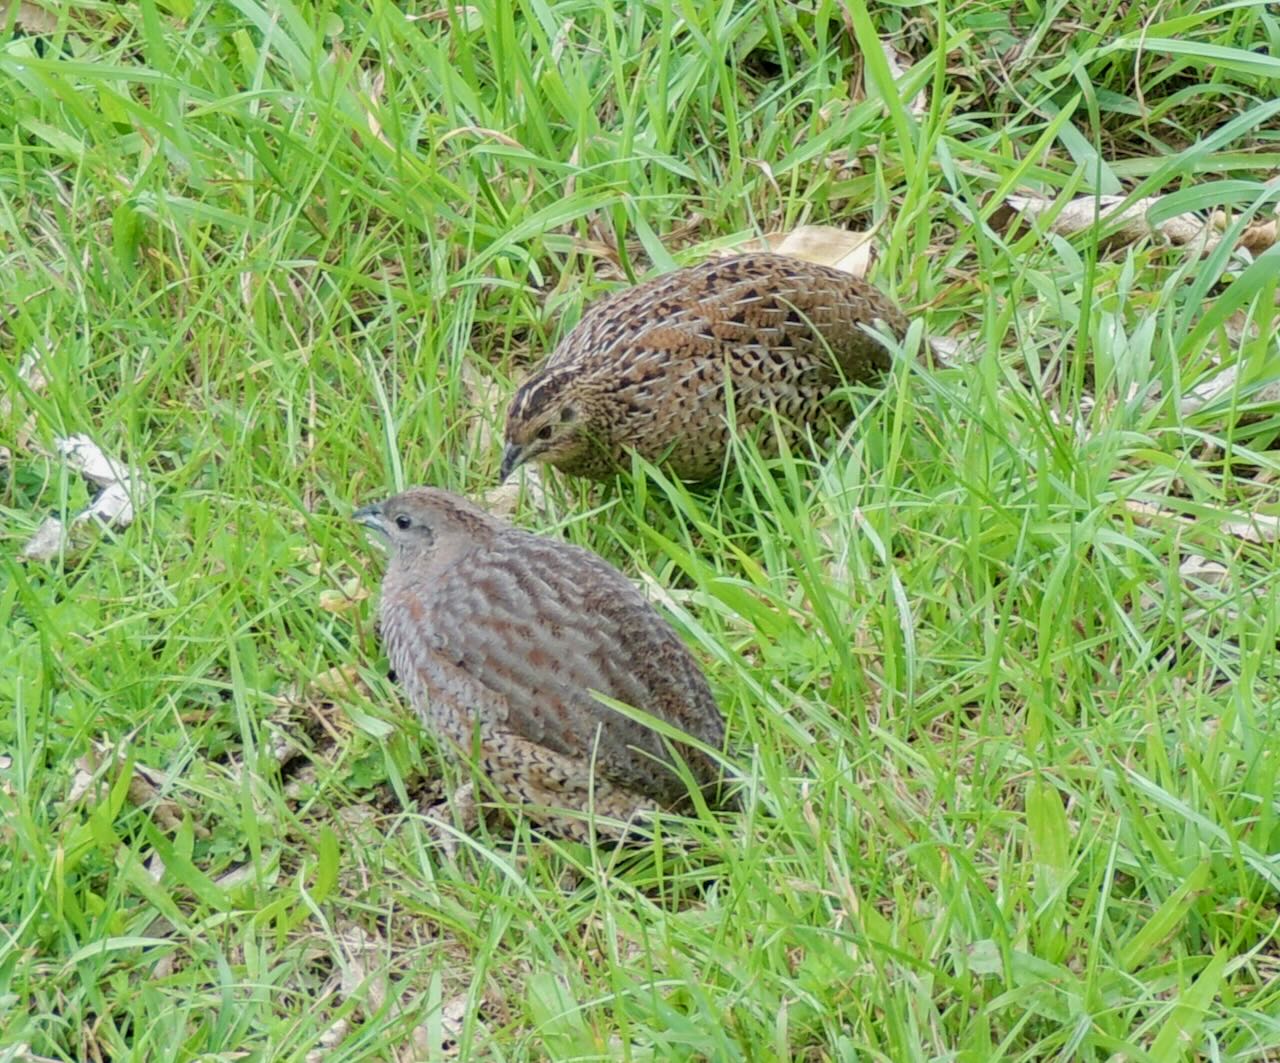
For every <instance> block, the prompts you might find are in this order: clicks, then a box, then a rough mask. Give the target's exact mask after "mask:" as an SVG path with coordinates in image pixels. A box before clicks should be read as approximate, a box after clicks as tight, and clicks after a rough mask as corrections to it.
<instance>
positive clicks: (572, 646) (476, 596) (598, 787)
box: [356, 487, 724, 838]
mask: <svg viewBox="0 0 1280 1063" xmlns="http://www.w3.org/2000/svg"><path fill="white" fill-rule="evenodd" d="M356 518H357V519H358V520H360V521H361V522H362V523H364V524H367V525H369V526H371V527H374V528H375V529H376V530H378V531H380V532H382V533H383V534H385V535H386V536H387V538H388V540H389V542H390V560H389V563H388V566H387V571H386V575H385V577H384V579H383V584H382V600H381V627H382V637H383V639H384V641H385V643H386V647H387V652H388V656H389V657H390V658H391V663H392V667H394V668H395V670H396V673H397V675H398V676H399V678H400V681H401V683H402V684H403V685H404V689H405V691H406V693H407V695H408V697H409V700H410V702H411V703H412V705H413V707H414V708H415V709H416V710H417V712H418V713H419V714H420V715H421V717H422V719H423V721H424V722H425V723H426V724H427V725H428V726H429V727H430V728H431V729H432V730H433V731H434V732H435V733H436V734H437V735H438V736H439V737H440V738H441V739H442V740H443V742H444V744H445V745H446V746H447V747H449V748H451V749H452V750H453V751H455V752H457V753H459V754H461V755H462V756H463V757H464V758H466V759H469V760H473V762H474V763H476V764H477V765H478V766H479V767H480V768H481V769H482V770H483V772H484V774H485V775H486V776H488V778H489V779H490V781H491V782H492V783H493V784H494V785H495V787H496V788H497V789H498V791H499V792H500V793H502V794H503V795H504V797H505V798H506V799H507V800H509V801H511V802H512V803H515V804H520V805H526V806H540V808H541V809H545V808H548V807H549V808H560V809H570V810H577V811H581V812H585V811H588V810H590V809H594V810H595V811H596V812H597V813H602V814H603V815H605V816H607V817H611V818H614V819H619V820H624V821H625V820H628V819H630V818H631V817H633V816H635V815H636V814H637V813H642V812H643V811H644V810H646V809H653V808H654V807H656V806H664V807H666V806H672V805H676V804H679V803H681V800H682V799H683V798H687V796H688V792H687V789H686V787H685V784H684V783H683V782H682V781H681V779H680V778H679V777H678V776H677V775H676V774H675V773H674V771H673V770H672V769H671V768H670V767H669V766H668V765H669V762H670V756H669V753H668V751H667V749H666V746H665V743H664V740H663V739H662V738H661V737H660V736H658V735H657V734H656V733H655V732H654V731H653V730H651V729H649V728H647V727H645V726H643V725H642V724H640V723H637V722H635V721H633V720H631V719H628V718H627V717H626V716H624V715H622V714H620V713H618V712H616V711H615V710H613V709H611V708H608V707H607V706H605V705H603V704H601V703H600V702H599V701H597V700H596V699H595V698H593V697H592V696H591V694H590V693H589V691H590V690H597V691H599V692H601V693H602V694H605V695H607V696H608V697H611V698H613V699H615V700H617V701H621V702H624V703H626V704H628V705H631V706H634V707H635V708H638V709H641V710H643V711H645V712H647V713H650V714H651V715H653V716H655V717H657V718H659V719H661V720H664V721H665V722H667V723H669V724H671V725H673V726H675V727H677V728H679V729H680V730H681V731H683V732H685V733H687V734H689V735H692V736H693V737H695V738H697V739H699V740H701V741H702V742H704V743H706V744H708V745H710V746H712V747H713V748H719V747H720V746H722V744H723V741H724V721H723V719H722V717H721V714H720V710H719V707H718V706H717V705H716V702H715V699H714V698H713V697H712V694H711V690H710V688H709V687H708V685H707V681H706V678H705V677H704V676H703V674H702V671H701V670H700V669H699V667H698V665H697V662H696V661H695V660H694V658H693V655H692V654H690V652H689V651H688V649H687V648H686V647H685V645H684V644H683V643H682V642H681V641H680V638H679V636H677V635H676V633H675V631H674V630H673V629H672V627H671V626H670V625H669V624H668V623H667V622H666V621H665V620H664V619H663V618H662V617H661V616H660V615H659V614H658V613H657V611H656V610H655V609H654V608H653V607H652V606H651V605H649V603H648V602H647V601H645V599H644V597H643V596H642V595H641V594H640V592H639V591H637V590H636V588H635V587H634V586H633V585H632V583H631V582H630V581H629V580H628V579H627V578H626V577H625V576H623V575H622V573H620V572H618V571H617V570H616V569H614V568H613V567H612V566H610V565H609V564H607V563H606V562H605V561H604V560H602V559H601V558H599V557H597V556H596V555H595V554H593V553H591V552H590V551H588V550H584V549H582V548H580V547H577V546H573V545H571V544H568V543H564V542H560V541H557V540H554V539H549V538H543V537H540V536H537V535H532V534H530V533H529V532H526V531H522V530H520V529H518V528H515V527H513V526H511V525H509V524H507V523H506V522H504V521H502V520H499V519H498V518H496V517H493V516H491V515H489V514H487V513H485V512H484V511H483V510H481V509H479V508H478V507H476V506H474V505H473V504H471V503H470V502H468V501H467V500H466V499H464V498H461V497H459V496H458V495H454V494H451V493H449V492H447V491H443V490H440V489H438V488H429V487H419V488H414V489H411V490H409V491H406V492H404V493H402V494H400V495H397V496H395V497H394V498H391V499H389V500H387V501H386V502H384V503H381V504H380V505H376V506H369V507H366V508H365V509H362V510H360V511H359V512H358V513H357V514H356ZM406 521H407V522H408V525H407V526H401V525H402V524H403V523H404V522H406ZM680 753H681V756H682V757H683V758H684V760H685V762H686V763H687V764H688V766H689V769H690V771H691V772H692V773H693V777H694V778H695V780H696V781H697V782H698V783H699V784H700V785H706V786H712V785H713V784H714V783H715V782H716V780H717V778H718V771H717V768H716V765H715V764H714V762H712V761H711V760H710V759H709V758H707V757H706V756H704V755H703V754H702V753H700V752H699V751H697V750H695V749H693V748H691V747H688V746H683V745H682V746H681V747H680ZM593 766H594V777H593ZM531 811H532V812H533V814H534V815H535V818H541V819H543V820H544V821H548V822H550V823H551V824H552V825H553V826H555V827H556V828H558V829H560V830H562V831H563V832H564V833H567V834H569V835H570V836H573V837H579V838H585V837H587V836H588V831H587V826H586V823H585V822H584V821H583V820H582V819H581V818H569V817H564V816H560V817H554V816H550V817H549V816H548V815H547V814H546V813H545V812H542V811H540V810H539V808H533V809H531ZM606 833H607V832H606Z"/></svg>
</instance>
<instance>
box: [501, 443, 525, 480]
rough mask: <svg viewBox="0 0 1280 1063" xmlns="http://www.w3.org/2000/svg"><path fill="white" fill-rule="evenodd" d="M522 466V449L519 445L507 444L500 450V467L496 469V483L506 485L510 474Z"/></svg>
mask: <svg viewBox="0 0 1280 1063" xmlns="http://www.w3.org/2000/svg"><path fill="white" fill-rule="evenodd" d="M523 464H524V449H523V448H522V447H521V446H520V444H519V443H508V444H507V445H506V446H505V447H503V449H502V466H501V467H500V468H499V469H498V483H500V484H504V483H506V482H507V480H508V479H509V478H510V476H511V474H512V473H513V472H515V471H516V469H518V468H520V466H521V465H523Z"/></svg>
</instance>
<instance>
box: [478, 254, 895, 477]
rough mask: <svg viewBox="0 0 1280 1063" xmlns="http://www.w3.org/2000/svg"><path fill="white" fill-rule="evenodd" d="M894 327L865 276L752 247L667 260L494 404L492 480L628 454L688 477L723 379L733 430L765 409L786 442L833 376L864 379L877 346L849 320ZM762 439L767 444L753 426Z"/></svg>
mask: <svg viewBox="0 0 1280 1063" xmlns="http://www.w3.org/2000/svg"><path fill="white" fill-rule="evenodd" d="M876 322H880V323H882V325H883V327H885V328H887V329H888V330H889V331H890V332H892V333H894V334H896V335H899V336H901V335H902V334H903V333H904V332H905V330H906V327H907V319H906V317H905V316H904V315H903V313H902V311H901V310H899V309H898V308H897V307H896V306H895V305H894V304H893V302H892V301H891V300H890V299H889V298H888V297H887V296H885V295H884V294H883V293H881V292H880V291H878V290H877V289H876V288H874V287H872V286H871V285H870V284H868V283H866V282H865V281H863V280H860V279H858V278H856V277H854V276H852V275H850V274H848V273H843V272H841V271H840V270H836V269H832V268H830V267H827V266H819V265H815V264H813V263H811V262H805V261H803V260H801V259H795V258H790V257H787V256H785V255H775V254H766V253H752V254H745V255H738V256H735V257H732V258H725V259H717V260H712V261H709V262H703V263H701V264H700V265H697V266H691V267H689V268H687V269H680V270H676V271H675V272H673V273H668V274H666V275H664V276H661V277H658V278H656V279H654V280H651V281H648V282H646V283H644V284H640V285H637V286H636V287H634V288H629V289H626V290H624V291H621V292H618V293H617V294H615V295H613V296H610V297H609V298H607V299H604V300H602V301H601V302H598V303H596V304H595V305H593V306H592V307H590V308H589V309H588V310H587V312H586V313H585V314H584V315H583V317H582V320H581V321H580V322H579V323H578V325H577V327H576V328H574V329H573V330H572V331H571V332H570V333H569V334H568V335H567V336H566V337H565V338H564V339H563V340H562V341H561V342H560V343H559V345H558V346H557V347H556V349H555V350H554V351H553V352H552V354H551V356H550V357H549V358H548V359H547V361H546V363H545V364H544V365H543V366H542V368H540V369H539V370H538V371H537V372H536V373H534V374H533V375H532V376H531V377H530V378H529V379H528V380H526V381H525V382H524V384H522V385H521V387H520V388H519V389H518V390H517V392H516V394H515V396H514V397H513V398H512V400H511V404H510V406H509V408H508V410H507V424H506V433H505V442H506V449H505V451H504V454H503V473H502V474H503V478H504V479H505V478H506V476H507V475H509V473H510V472H511V471H512V470H513V469H514V468H515V467H516V466H518V465H521V464H524V463H525V462H527V461H544V462H547V463H549V464H552V465H555V466H556V467H557V468H559V469H561V470H563V471H564V472H566V473H569V474H571V475H575V476H588V477H591V478H594V479H599V478H603V477H606V476H608V475H610V474H611V473H612V472H613V471H614V470H616V469H617V468H618V467H619V466H620V465H621V466H625V465H626V464H627V461H628V459H627V451H628V450H634V451H636V452H637V453H639V454H640V455H641V456H643V457H644V458H646V459H648V460H650V461H653V462H665V464H666V465H667V466H668V467H669V468H670V469H671V470H672V471H673V472H674V473H675V474H676V475H677V476H680V477H682V478H684V479H687V480H704V479H707V478H709V477H711V476H714V475H716V474H717V473H719V472H720V470H721V468H722V466H723V464H724V459H725V455H726V453H727V450H728V445H729V439H730V432H731V429H730V427H729V423H728V420H727V401H726V390H725V381H726V377H727V380H728V383H729V385H730V387H731V388H732V392H733V405H734V411H735V417H736V423H737V431H738V432H739V433H740V434H742V433H749V432H751V431H752V430H753V429H754V428H756V427H757V425H759V424H760V423H761V422H762V421H764V420H766V419H767V418H768V416H769V412H770V411H771V410H776V411H777V413H778V414H779V415H780V416H781V419H782V421H783V422H784V423H786V424H789V425H791V426H794V431H793V432H792V439H795V438H797V437H798V436H799V435H800V433H801V432H803V429H804V426H805V425H806V424H808V423H810V422H812V421H814V420H816V419H817V418H818V417H819V416H820V415H821V412H822V410H823V408H824V405H825V407H826V412H827V413H828V414H830V415H831V416H832V417H834V418H835V419H836V420H837V421H844V422H846V423H847V421H848V419H849V417H850V416H851V411H849V410H848V409H847V407H846V408H843V409H842V408H839V407H838V405H837V404H833V403H826V400H827V398H828V397H829V396H830V394H831V392H832V391H833V390H834V389H836V388H837V387H839V386H840V385H841V384H842V383H845V382H860V381H867V380H872V379H874V378H875V377H876V376H877V375H878V374H879V373H881V372H882V371H883V370H885V369H887V368H888V366H889V362H890V359H889V354H888V352H887V351H886V350H885V348H884V347H883V346H882V345H881V344H880V343H879V342H878V341H877V340H876V339H875V338H873V337H872V336H871V335H869V334H868V333H867V332H866V331H865V330H864V328H863V327H862V326H864V325H872V324H874V323H876ZM762 437H763V438H762V440H761V443H762V445H763V446H764V447H766V448H767V447H768V446H769V445H770V444H771V438H770V435H769V433H762Z"/></svg>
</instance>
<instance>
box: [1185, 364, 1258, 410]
mask: <svg viewBox="0 0 1280 1063" xmlns="http://www.w3.org/2000/svg"><path fill="white" fill-rule="evenodd" d="M1239 375H1240V367H1239V366H1236V365H1231V366H1228V367H1227V368H1226V369H1224V370H1222V372H1220V373H1217V374H1216V375H1214V376H1212V377H1210V378H1209V379H1208V380H1206V381H1204V382H1203V383H1201V384H1197V385H1196V386H1195V387H1194V388H1192V389H1191V390H1190V391H1189V392H1187V394H1186V395H1185V396H1184V397H1183V399H1182V401H1181V402H1180V403H1178V410H1179V412H1181V413H1182V415H1183V416H1184V417H1186V416H1189V415H1191V414H1193V413H1198V412H1199V411H1200V410H1202V409H1204V408H1205V407H1206V406H1208V405H1210V404H1211V403H1213V402H1214V401H1216V400H1217V399H1219V398H1221V397H1222V396H1223V395H1228V394H1230V393H1231V391H1232V389H1233V388H1234V387H1235V386H1236V380H1237V378H1238V377H1239ZM1246 401H1247V402H1248V403H1249V405H1250V406H1255V405H1262V404H1264V403H1272V402H1280V380H1277V381H1272V382H1271V383H1270V384H1266V385H1264V386H1263V387H1261V388H1259V389H1258V390H1257V391H1255V392H1254V393H1253V394H1251V395H1249V396H1248V397H1247V400H1246Z"/></svg>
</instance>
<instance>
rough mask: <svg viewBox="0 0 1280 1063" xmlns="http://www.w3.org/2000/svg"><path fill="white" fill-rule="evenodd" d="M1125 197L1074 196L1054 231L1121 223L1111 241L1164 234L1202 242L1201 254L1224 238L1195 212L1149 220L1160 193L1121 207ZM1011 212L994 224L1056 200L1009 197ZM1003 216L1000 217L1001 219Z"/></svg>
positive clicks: (1036, 212)
mask: <svg viewBox="0 0 1280 1063" xmlns="http://www.w3.org/2000/svg"><path fill="white" fill-rule="evenodd" d="M1125 198H1126V197H1124V196H1081V197H1080V198H1078V199H1073V200H1072V201H1071V202H1070V203H1068V204H1067V205H1066V206H1065V207H1063V208H1062V210H1061V212H1060V213H1059V214H1058V215H1057V217H1055V218H1054V219H1053V221H1052V223H1051V228H1052V230H1053V231H1054V232H1055V233H1057V234H1058V235H1060V236H1072V235H1074V234H1076V233H1080V232H1085V231H1087V230H1089V229H1092V228H1093V227H1094V226H1095V225H1100V224H1103V223H1105V224H1106V226H1107V227H1108V228H1110V227H1111V226H1112V225H1113V224H1115V223H1116V222H1119V228H1118V229H1117V230H1116V231H1115V232H1113V233H1112V234H1111V235H1110V236H1108V240H1112V241H1117V242H1122V243H1134V242H1136V241H1138V240H1142V239H1144V238H1146V237H1149V236H1158V237H1163V238H1164V239H1166V240H1168V241H1169V242H1170V243H1171V244H1179V245H1185V244H1191V243H1193V242H1196V241H1199V247H1198V248H1197V249H1196V250H1197V251H1198V252H1199V253H1201V254H1203V253H1204V252H1207V251H1209V250H1210V249H1211V248H1212V247H1214V246H1215V245H1216V244H1217V242H1218V240H1219V239H1221V231H1220V230H1219V228H1218V227H1217V226H1216V225H1215V224H1213V222H1212V221H1209V222H1206V221H1205V220H1204V219H1202V218H1200V217H1197V216H1196V215H1195V214H1191V213H1186V214H1179V215H1177V216H1175V217H1173V218H1168V219H1166V220H1165V221H1163V222H1161V223H1160V224H1159V225H1158V226H1152V225H1151V223H1150V222H1148V221H1147V211H1148V210H1150V209H1151V207H1152V206H1154V205H1155V204H1156V203H1158V202H1159V201H1160V197H1159V196H1148V197H1146V198H1145V199H1139V200H1135V201H1134V202H1133V203H1130V204H1129V205H1128V206H1127V207H1124V208H1123V209H1121V207H1120V205H1121V204H1122V203H1124V201H1125ZM1005 205H1006V206H1007V208H1008V211H997V212H996V215H994V216H993V217H992V224H993V225H995V226H999V227H1007V225H1008V222H1009V221H1011V220H1012V219H1013V217H1015V216H1018V217H1027V218H1037V217H1039V216H1040V215H1041V214H1046V213H1049V212H1050V211H1052V210H1053V209H1054V208H1055V206H1056V203H1055V202H1054V200H1052V199H1048V198H1047V197H1045V196H1041V195H1037V194H1035V193H1030V194H1027V195H1009V196H1006V197H1005ZM997 219H999V220H997Z"/></svg>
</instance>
